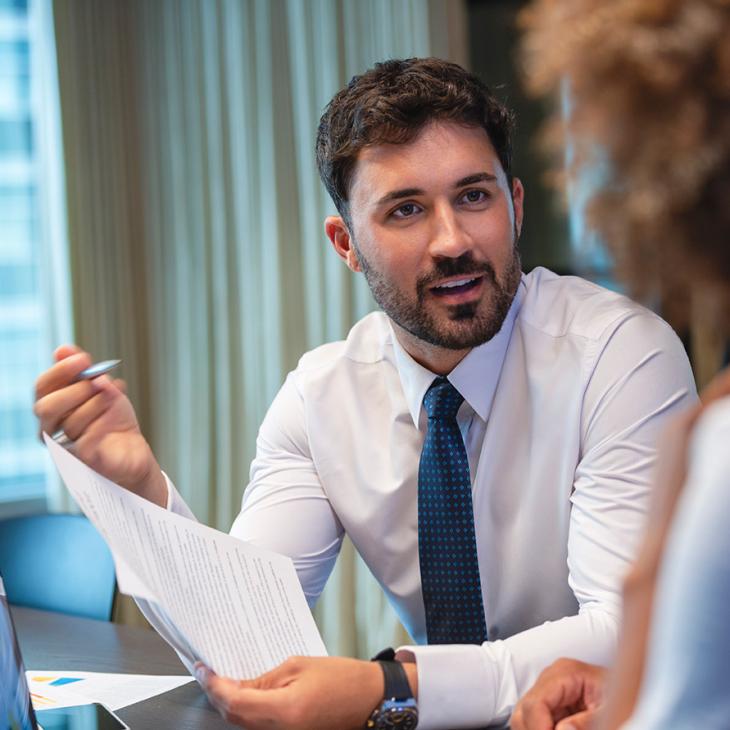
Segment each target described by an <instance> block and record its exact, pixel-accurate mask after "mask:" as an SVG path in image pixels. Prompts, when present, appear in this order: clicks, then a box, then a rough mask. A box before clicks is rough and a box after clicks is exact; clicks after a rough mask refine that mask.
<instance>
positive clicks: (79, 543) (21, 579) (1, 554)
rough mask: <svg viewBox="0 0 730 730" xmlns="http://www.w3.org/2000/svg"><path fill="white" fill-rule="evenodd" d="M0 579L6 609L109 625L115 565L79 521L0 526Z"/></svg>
mask: <svg viewBox="0 0 730 730" xmlns="http://www.w3.org/2000/svg"><path fill="white" fill-rule="evenodd" d="M0 573H1V574H2V577H3V582H4V583H5V591H6V593H7V596H8V602H9V603H11V604H16V605H18V606H29V607H30V608H40V609H43V610H45V611H56V612H57V613H68V614H71V615H74V616H86V617H88V618H95V619H101V620H102V621H109V620H110V619H111V616H112V606H113V603H114V594H115V592H116V579H115V574H114V563H113V561H112V556H111V553H110V552H109V548H108V547H107V545H106V543H105V542H104V540H103V538H102V537H101V535H99V533H98V532H97V531H96V528H95V527H94V526H93V525H92V524H91V523H90V522H89V521H88V520H87V519H86V517H83V516H82V515H64V514H48V515H46V514H44V515H29V516H27V517H11V518H8V519H5V520H0Z"/></svg>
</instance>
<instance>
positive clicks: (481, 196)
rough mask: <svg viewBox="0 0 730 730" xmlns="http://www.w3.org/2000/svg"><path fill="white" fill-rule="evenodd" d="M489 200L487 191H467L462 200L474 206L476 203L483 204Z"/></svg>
mask: <svg viewBox="0 0 730 730" xmlns="http://www.w3.org/2000/svg"><path fill="white" fill-rule="evenodd" d="M488 198H489V193H487V192H486V191H485V190H467V191H466V192H465V193H464V194H463V195H462V196H461V200H462V202H464V203H467V204H471V205H473V204H474V203H483V202H485V201H486V200H487V199H488Z"/></svg>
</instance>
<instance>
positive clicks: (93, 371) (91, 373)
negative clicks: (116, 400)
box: [76, 360, 122, 382]
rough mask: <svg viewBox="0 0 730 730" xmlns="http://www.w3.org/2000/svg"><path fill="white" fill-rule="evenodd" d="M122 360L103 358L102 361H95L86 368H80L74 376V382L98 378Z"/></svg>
mask: <svg viewBox="0 0 730 730" xmlns="http://www.w3.org/2000/svg"><path fill="white" fill-rule="evenodd" d="M121 362H122V361H121V360H103V361H102V362H96V363H94V364H93V365H89V367H88V368H86V370H82V371H81V372H80V373H79V374H78V375H77V376H76V382H78V381H79V380H93V379H94V378H98V377H99V376H100V375H104V373H108V372H109V371H110V370H114V368H115V367H117V366H118V365H119V364H120V363H121Z"/></svg>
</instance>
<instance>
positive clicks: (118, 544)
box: [44, 434, 327, 679]
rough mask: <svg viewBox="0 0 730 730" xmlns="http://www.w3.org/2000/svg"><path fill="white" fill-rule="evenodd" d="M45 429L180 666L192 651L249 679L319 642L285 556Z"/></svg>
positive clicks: (320, 650)
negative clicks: (140, 487)
mask: <svg viewBox="0 0 730 730" xmlns="http://www.w3.org/2000/svg"><path fill="white" fill-rule="evenodd" d="M44 439H45V441H46V445H47V446H48V450H49V452H50V454H51V457H52V458H53V461H54V462H55V464H56V467H57V468H58V471H59V472H60V474H61V477H62V479H63V481H64V482H65V484H66V486H67V487H68V490H69V491H70V492H71V494H72V495H73V497H74V499H75V500H76V502H78V504H79V507H81V509H82V510H83V512H84V513H85V514H86V516H87V517H88V518H89V520H91V522H92V523H93V524H94V526H95V527H96V528H97V529H98V530H99V532H100V533H101V535H102V537H104V539H105V540H106V542H107V544H108V545H109V548H110V549H111V552H112V556H113V557H114V564H115V567H116V571H117V582H118V584H119V589H120V590H121V591H122V592H123V593H126V594H128V595H131V596H133V597H134V598H136V599H141V600H140V606H141V608H142V609H143V611H144V613H145V615H146V616H147V618H148V619H149V620H150V622H151V623H152V625H153V626H154V627H155V628H156V629H157V631H158V632H159V633H160V635H161V636H162V637H163V638H164V639H166V640H167V641H168V642H169V643H170V644H171V645H172V647H173V648H174V649H175V650H176V651H177V653H178V655H179V656H180V658H181V659H182V660H183V662H184V663H185V664H186V666H187V667H188V669H190V668H191V667H192V664H193V663H194V662H195V661H197V660H200V661H202V662H204V663H205V664H207V665H208V666H209V667H211V668H212V669H213V670H214V671H215V672H217V673H218V674H221V675H223V676H226V677H234V678H238V679H250V678H253V677H256V676H258V675H259V674H262V673H263V672H266V671H268V670H269V669H272V668H273V667H275V666H277V665H278V664H280V663H281V662H282V661H284V660H285V659H286V658H287V657H289V656H292V655H296V654H299V655H309V656H323V655H325V654H326V653H327V652H326V649H325V647H324V643H323V641H322V638H321V636H320V635H319V632H318V630H317V627H316V625H315V623H314V619H313V618H312V614H311V612H310V610H309V606H308V605H307V601H306V599H305V597H304V592H303V591H302V588H301V585H300V583H299V579H298V578H297V575H296V571H295V570H294V564H293V563H292V561H291V559H290V558H288V557H286V556H283V555H279V554H277V553H273V552H270V551H268V550H264V549H262V548H259V547H255V546H253V545H249V544H247V543H245V542H243V541H241V540H237V539H236V538H234V537H231V536H230V535H226V534H224V533H222V532H219V531H217V530H214V529H212V528H210V527H207V526H206V525H201V524H200V523H198V522H195V521H193V520H190V519H187V518H185V517H182V516H180V515H177V514H173V513H171V512H168V511H167V510H165V509H163V508H162V507H158V506H157V505H155V504H152V503H151V502H148V501H147V500H146V499H143V498H142V497H139V496H137V495H136V494H132V493H131V492H129V491H128V490H126V489H123V488H122V487H120V486H118V485H116V484H114V483H113V482H111V481H109V480H108V479H105V478H104V477H103V476H101V475H100V474H97V473H96V472H95V471H93V470H92V469H90V468H89V467H88V466H86V465H85V464H83V463H82V462H81V461H79V460H78V459H77V458H76V457H75V456H73V454H71V453H69V452H68V451H67V450H66V449H64V448H63V447H61V446H59V445H58V444H57V443H56V442H55V441H53V439H51V438H50V437H49V436H48V435H47V434H44Z"/></svg>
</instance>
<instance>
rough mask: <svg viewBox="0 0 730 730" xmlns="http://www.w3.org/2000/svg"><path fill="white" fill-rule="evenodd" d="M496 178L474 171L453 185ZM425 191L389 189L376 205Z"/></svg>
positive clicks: (489, 180) (488, 180)
mask: <svg viewBox="0 0 730 730" xmlns="http://www.w3.org/2000/svg"><path fill="white" fill-rule="evenodd" d="M496 180H497V177H496V176H495V175H492V174H490V173H488V172H476V173H474V174H473V175H467V176H466V177H462V178H461V179H460V180H457V181H456V182H455V183H454V185H453V187H454V189H456V188H463V187H464V186H465V185H474V184H475V183H480V182H495V181H496ZM425 192H426V191H425V190H423V189H421V188H402V189H401V190H391V192H389V193H386V194H385V195H384V196H383V197H382V198H380V200H378V202H377V203H376V205H377V206H380V205H384V204H385V203H391V202H393V201H394V200H402V199H403V198H410V197H413V196H414V195H424V194H425Z"/></svg>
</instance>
